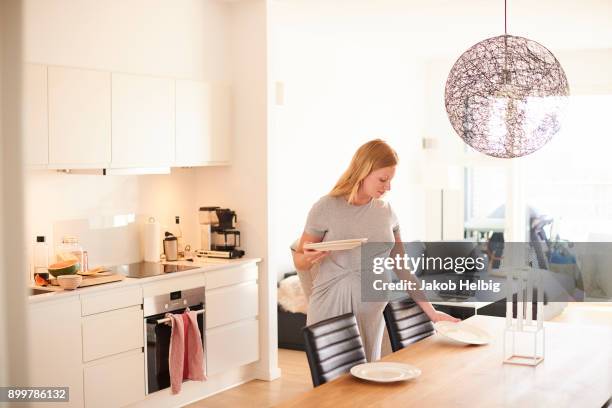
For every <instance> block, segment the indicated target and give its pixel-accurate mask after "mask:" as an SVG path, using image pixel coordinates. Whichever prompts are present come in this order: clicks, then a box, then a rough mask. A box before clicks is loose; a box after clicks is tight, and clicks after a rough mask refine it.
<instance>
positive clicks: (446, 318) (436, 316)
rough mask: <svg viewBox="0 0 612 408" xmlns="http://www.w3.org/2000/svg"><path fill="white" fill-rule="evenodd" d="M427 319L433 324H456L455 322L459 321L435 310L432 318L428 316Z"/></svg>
mask: <svg viewBox="0 0 612 408" xmlns="http://www.w3.org/2000/svg"><path fill="white" fill-rule="evenodd" d="M429 318H430V319H431V321H432V322H434V323H435V322H453V323H457V322H460V321H461V319H457V318H456V317H453V316H451V315H448V314H446V313H444V312H438V311H437V310H436V311H435V314H434V315H433V316H429Z"/></svg>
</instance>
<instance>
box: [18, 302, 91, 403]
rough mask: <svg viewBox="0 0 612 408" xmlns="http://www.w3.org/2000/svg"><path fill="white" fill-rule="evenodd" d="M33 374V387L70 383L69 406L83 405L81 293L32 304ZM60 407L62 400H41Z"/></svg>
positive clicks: (31, 372) (30, 325)
mask: <svg viewBox="0 0 612 408" xmlns="http://www.w3.org/2000/svg"><path fill="white" fill-rule="evenodd" d="M29 312H30V313H29V322H28V323H29V347H28V350H29V352H30V355H29V374H30V384H29V385H30V386H31V387H69V399H70V401H69V402H68V403H61V404H60V405H61V406H66V407H82V406H83V368H82V362H81V358H82V356H81V302H80V301H79V298H78V297H71V298H68V299H62V300H58V301H47V302H40V303H35V304H31V305H30V307H29ZM36 406H37V407H38V406H40V407H45V406H49V407H56V406H58V403H52V402H49V403H37V404H36Z"/></svg>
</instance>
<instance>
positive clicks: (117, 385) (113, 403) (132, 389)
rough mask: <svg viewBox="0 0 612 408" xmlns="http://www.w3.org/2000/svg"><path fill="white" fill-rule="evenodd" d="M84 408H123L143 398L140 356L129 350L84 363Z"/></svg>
mask: <svg viewBox="0 0 612 408" xmlns="http://www.w3.org/2000/svg"><path fill="white" fill-rule="evenodd" d="M83 383H84V388H85V408H97V407H100V408H107V407H123V406H126V405H129V404H132V403H134V402H137V401H140V400H142V399H143V398H144V397H145V382H144V353H143V352H142V350H140V349H139V350H133V351H131V352H128V353H123V354H119V355H116V356H113V357H110V358H105V359H102V360H97V361H95V362H92V363H90V364H87V365H86V366H85V368H84V369H83Z"/></svg>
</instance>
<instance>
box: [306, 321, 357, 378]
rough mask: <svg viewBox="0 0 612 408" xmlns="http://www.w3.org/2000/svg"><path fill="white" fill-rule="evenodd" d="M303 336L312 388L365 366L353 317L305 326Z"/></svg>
mask: <svg viewBox="0 0 612 408" xmlns="http://www.w3.org/2000/svg"><path fill="white" fill-rule="evenodd" d="M303 332H304V340H305V346H306V356H307V357H308V365H309V366H310V374H311V376H312V384H313V385H314V386H315V387H317V386H319V385H321V384H324V383H326V382H328V381H331V380H333V379H334V378H336V377H338V376H340V375H342V374H344V373H346V372H348V371H350V369H351V367H353V366H355V365H357V364H361V363H365V362H366V357H365V351H364V349H363V343H362V342H361V336H360V335H359V328H358V327H357V320H356V319H355V316H354V315H353V314H352V313H347V314H344V315H341V316H337V317H332V318H331V319H327V320H323V321H321V322H319V323H315V324H313V325H310V326H306V327H304V329H303Z"/></svg>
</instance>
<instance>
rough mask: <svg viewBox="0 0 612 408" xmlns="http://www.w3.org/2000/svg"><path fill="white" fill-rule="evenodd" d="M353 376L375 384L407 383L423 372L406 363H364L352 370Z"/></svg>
mask: <svg viewBox="0 0 612 408" xmlns="http://www.w3.org/2000/svg"><path fill="white" fill-rule="evenodd" d="M351 374H352V375H354V376H355V377H357V378H361V379H362V380H367V381H374V382H383V383H387V382H396V381H407V380H412V379H413V378H417V377H418V376H419V375H421V370H420V369H418V368H416V367H415V366H412V365H410V364H404V363H387V362H383V361H380V362H376V363H364V364H358V365H356V366H354V367H353V368H351Z"/></svg>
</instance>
